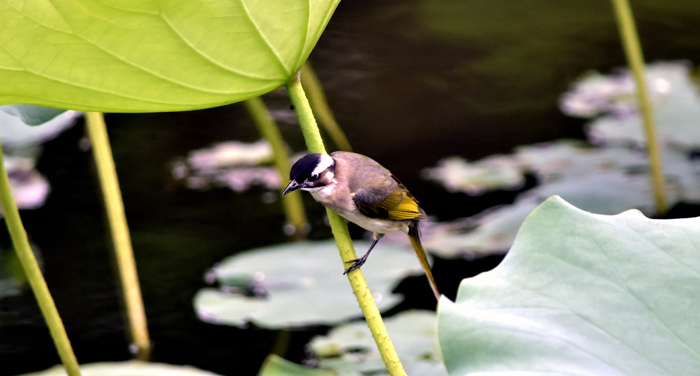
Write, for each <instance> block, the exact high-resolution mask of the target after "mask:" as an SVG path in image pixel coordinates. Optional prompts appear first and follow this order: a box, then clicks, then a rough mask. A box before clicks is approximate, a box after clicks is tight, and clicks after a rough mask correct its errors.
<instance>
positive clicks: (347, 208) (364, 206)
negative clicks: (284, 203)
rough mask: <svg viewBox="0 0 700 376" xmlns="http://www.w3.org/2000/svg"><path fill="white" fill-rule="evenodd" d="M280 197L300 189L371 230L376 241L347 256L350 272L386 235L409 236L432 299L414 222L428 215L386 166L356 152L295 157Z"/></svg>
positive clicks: (427, 265) (357, 266)
mask: <svg viewBox="0 0 700 376" xmlns="http://www.w3.org/2000/svg"><path fill="white" fill-rule="evenodd" d="M289 180H290V181H289V184H288V185H287V188H285V190H284V193H283V195H286V194H287V193H289V192H292V191H295V190H297V189H301V190H303V191H308V192H310V193H311V196H313V198H314V199H316V201H318V202H320V203H322V204H323V205H324V206H326V207H327V208H329V209H331V210H333V211H334V212H336V213H338V214H340V215H341V216H342V217H344V218H345V219H347V220H348V221H350V222H353V223H355V224H357V225H358V226H360V227H362V228H364V229H365V230H369V231H372V232H374V241H372V244H371V245H370V246H369V250H367V252H366V253H365V254H364V256H362V257H360V258H358V259H355V260H350V261H348V262H352V265H351V266H350V267H349V268H347V269H346V270H345V273H349V272H351V271H353V270H355V269H357V268H359V267H361V266H362V264H364V263H365V261H367V256H369V253H370V252H371V251H372V248H374V246H375V245H376V244H377V242H378V241H379V239H381V238H382V237H383V236H384V234H386V233H388V232H398V231H401V232H404V233H406V234H408V238H409V239H410V240H411V244H412V245H413V249H414V250H415V251H416V255H417V256H418V259H419V260H420V263H421V265H422V266H423V269H424V270H425V274H426V275H427V276H428V280H429V282H430V287H431V288H432V289H433V293H434V294H435V297H436V298H437V299H438V300H439V299H440V292H439V291H438V289H437V285H436V284H435V279H433V274H432V272H431V271H430V264H429V263H428V257H427V256H426V254H425V250H423V245H422V244H421V242H420V230H419V227H418V221H420V220H423V219H427V218H428V217H427V215H426V214H425V212H424V211H423V209H421V208H420V207H419V206H418V201H416V199H415V198H414V197H413V195H411V193H410V192H409V191H408V189H406V187H405V186H404V185H403V184H402V183H401V182H400V181H399V180H398V179H397V178H396V177H395V176H394V175H393V174H392V173H391V172H390V171H389V170H387V169H386V168H384V167H383V166H382V165H380V164H379V163H377V162H375V161H374V160H373V159H371V158H369V157H366V156H364V155H361V154H357V153H350V152H345V151H336V152H334V153H331V154H330V155H329V154H325V153H314V154H307V155H305V156H304V157H302V158H301V159H299V160H298V161H297V162H296V163H294V166H292V171H291V173H290V174H289Z"/></svg>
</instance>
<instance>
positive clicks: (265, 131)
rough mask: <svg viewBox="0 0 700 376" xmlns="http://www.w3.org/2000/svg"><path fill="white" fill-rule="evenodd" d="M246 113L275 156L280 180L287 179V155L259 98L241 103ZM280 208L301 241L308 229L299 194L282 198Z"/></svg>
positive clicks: (288, 166) (295, 236)
mask: <svg viewBox="0 0 700 376" xmlns="http://www.w3.org/2000/svg"><path fill="white" fill-rule="evenodd" d="M243 104H244V105H245V108H246V109H247V110H248V113H249V114H250V116H251V117H252V118H253V121H254V122H255V125H257V127H258V130H259V131H260V134H261V135H262V136H263V137H264V138H265V139H266V140H267V142H268V143H269V144H270V146H271V147H272V151H273V153H274V155H275V167H277V171H278V172H279V174H280V176H281V177H282V180H283V181H284V180H286V179H287V178H288V177H289V170H290V169H291V164H290V162H289V153H288V152H287V148H286V147H285V145H284V141H282V135H281V134H280V131H279V128H278V127H277V124H276V123H275V122H274V121H273V120H272V117H271V116H270V112H269V111H268V110H267V106H265V102H263V100H262V99H261V98H260V97H254V98H250V99H248V100H246V101H245V102H243ZM282 206H283V207H284V213H285V215H286V216H287V223H289V224H290V225H292V227H293V228H294V234H293V235H294V238H296V239H303V238H304V237H305V235H306V232H307V229H308V227H309V224H308V221H307V220H306V212H305V211H304V203H303V202H302V201H301V192H298V191H297V192H291V193H289V194H287V195H285V196H283V197H282Z"/></svg>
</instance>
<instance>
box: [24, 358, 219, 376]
mask: <svg viewBox="0 0 700 376" xmlns="http://www.w3.org/2000/svg"><path fill="white" fill-rule="evenodd" d="M80 373H81V374H82V375H83V376H166V375H167V376H217V374H216V373H213V372H207V371H202V370H200V369H197V368H194V367H191V366H176V365H172V364H164V363H146V362H140V361H137V360H132V361H128V362H101V363H90V364H81V365H80ZM59 375H67V373H66V370H65V368H64V367H63V366H62V365H57V366H54V367H51V368H49V369H47V370H45V371H41V372H33V373H27V374H25V376H59Z"/></svg>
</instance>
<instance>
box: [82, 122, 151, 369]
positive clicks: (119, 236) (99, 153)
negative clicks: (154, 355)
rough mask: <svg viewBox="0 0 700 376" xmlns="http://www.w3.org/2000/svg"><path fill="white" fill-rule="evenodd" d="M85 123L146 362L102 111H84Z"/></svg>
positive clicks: (142, 321)
mask: <svg viewBox="0 0 700 376" xmlns="http://www.w3.org/2000/svg"><path fill="white" fill-rule="evenodd" d="M86 125H87V129H88V135H89V136H90V142H91V143H92V151H93V155H94V157H95V164H96V165H97V175H98V177H99V180H100V187H101V188H102V196H103V199H104V205H105V209H106V211H107V219H108V222H109V228H110V232H111V234H112V242H113V243H114V252H115V253H116V259H117V268H118V269H119V277H120V278H119V279H120V281H121V286H122V290H123V293H124V302H125V307H126V312H127V317H128V321H129V328H130V332H131V340H132V341H133V343H134V346H135V350H136V358H137V359H139V360H143V361H147V360H148V359H149V358H150V353H151V343H150V340H149V336H148V325H147V323H146V313H145V310H144V306H143V298H142V297H141V287H140V286H139V278H138V274H137V272H136V261H135V260H134V251H133V249H132V247H131V237H130V235H129V227H128V226H127V224H126V215H125V214H124V203H123V201H122V194H121V190H120V189H119V181H118V180H117V170H116V168H115V166H114V158H113V157H112V148H111V147H110V145H109V137H108V136H107V126H106V125H105V120H104V116H103V115H102V113H101V112H88V113H86Z"/></svg>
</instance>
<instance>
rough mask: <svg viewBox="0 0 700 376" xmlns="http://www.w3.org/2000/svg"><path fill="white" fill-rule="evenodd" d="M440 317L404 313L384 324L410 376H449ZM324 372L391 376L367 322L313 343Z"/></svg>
mask: <svg viewBox="0 0 700 376" xmlns="http://www.w3.org/2000/svg"><path fill="white" fill-rule="evenodd" d="M436 320H437V317H436V315H435V312H432V311H417V310H413V311H404V312H401V313H399V314H397V315H396V316H392V317H390V318H387V319H385V320H384V323H385V325H386V329H387V331H388V332H389V337H390V338H391V341H392V342H393V344H394V347H395V348H396V352H397V354H398V356H399V359H401V364H402V365H403V367H404V369H405V370H406V373H407V374H409V375H421V376H427V375H430V376H446V375H447V371H446V370H445V366H444V364H443V362H442V354H441V352H440V347H439V346H438V340H437V332H436V329H437V326H436V324H437V322H436ZM309 347H310V348H311V350H312V351H313V353H314V355H315V356H316V358H318V364H319V367H321V368H327V369H332V370H334V371H336V372H338V374H340V375H346V374H353V373H361V374H364V375H388V373H387V370H386V367H385V365H384V362H383V361H382V357H381V354H380V353H379V350H377V345H376V344H375V342H374V339H373V338H372V334H371V333H370V331H369V328H368V327H367V324H366V323H365V322H355V323H350V324H344V325H342V326H339V327H337V328H334V329H332V330H331V331H330V333H328V334H327V335H325V336H318V337H315V338H314V339H312V340H311V342H310V343H309Z"/></svg>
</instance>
